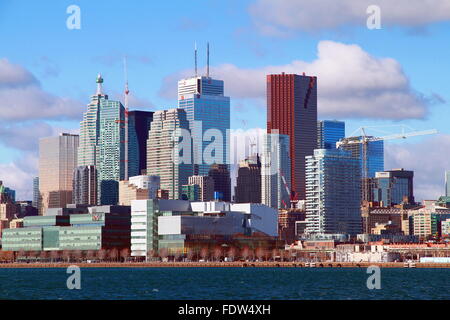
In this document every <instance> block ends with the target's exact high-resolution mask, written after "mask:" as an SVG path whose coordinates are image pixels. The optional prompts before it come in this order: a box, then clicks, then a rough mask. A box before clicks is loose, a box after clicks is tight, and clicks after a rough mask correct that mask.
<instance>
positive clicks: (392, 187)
mask: <svg viewBox="0 0 450 320" xmlns="http://www.w3.org/2000/svg"><path fill="white" fill-rule="evenodd" d="M413 179H414V171H407V170H403V169H398V170H390V171H385V172H377V173H376V175H375V178H374V179H372V194H373V199H372V200H373V201H374V202H378V203H379V205H380V206H381V207H390V206H393V205H396V204H400V203H402V202H404V200H406V201H407V202H408V203H411V204H412V203H414V187H413Z"/></svg>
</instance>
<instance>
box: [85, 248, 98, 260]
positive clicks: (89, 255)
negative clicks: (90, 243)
mask: <svg viewBox="0 0 450 320" xmlns="http://www.w3.org/2000/svg"><path fill="white" fill-rule="evenodd" d="M95 256H96V251H94V250H88V251H86V260H95Z"/></svg>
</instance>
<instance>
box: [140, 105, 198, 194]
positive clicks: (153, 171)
mask: <svg viewBox="0 0 450 320" xmlns="http://www.w3.org/2000/svg"><path fill="white" fill-rule="evenodd" d="M180 130H184V131H185V132H189V122H188V120H187V118H186V111H185V110H183V109H179V108H178V109H169V110H161V111H156V112H155V113H154V114H153V121H152V123H151V126H150V131H149V135H148V140H147V174H148V175H156V176H159V177H160V178H161V181H160V183H161V189H163V190H168V191H169V197H170V199H181V193H182V186H183V185H184V184H187V183H188V178H189V176H192V173H193V165H192V163H186V162H187V161H184V160H183V159H186V158H188V159H187V160H189V162H190V161H192V157H191V155H192V154H191V152H192V151H191V149H190V147H189V148H188V149H181V148H180V147H181V146H182V145H181V143H180V145H178V142H179V141H180V139H179V137H180V136H179V135H178V133H180V132H179V131H180ZM183 143H187V144H188V145H189V146H191V141H183ZM186 152H187V153H189V154H186Z"/></svg>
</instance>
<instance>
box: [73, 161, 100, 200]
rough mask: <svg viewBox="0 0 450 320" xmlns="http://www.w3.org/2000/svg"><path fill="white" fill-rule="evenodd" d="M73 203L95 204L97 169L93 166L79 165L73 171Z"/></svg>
mask: <svg viewBox="0 0 450 320" xmlns="http://www.w3.org/2000/svg"><path fill="white" fill-rule="evenodd" d="M73 203H74V204H84V205H91V206H95V205H97V203H98V199H97V170H96V168H95V166H79V167H77V168H75V170H74V171H73Z"/></svg>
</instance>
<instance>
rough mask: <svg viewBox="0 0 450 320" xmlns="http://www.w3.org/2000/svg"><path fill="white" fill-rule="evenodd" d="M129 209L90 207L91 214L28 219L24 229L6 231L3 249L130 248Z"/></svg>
mask: <svg viewBox="0 0 450 320" xmlns="http://www.w3.org/2000/svg"><path fill="white" fill-rule="evenodd" d="M130 226H131V214H130V207H129V206H98V207H90V208H89V213H86V214H71V215H58V216H56V215H55V216H36V217H25V218H24V219H23V228H16V229H5V230H4V232H3V235H2V245H3V250H8V251H42V250H43V251H60V250H100V249H113V248H115V249H118V250H120V249H123V248H130V233H131V228H130Z"/></svg>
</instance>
